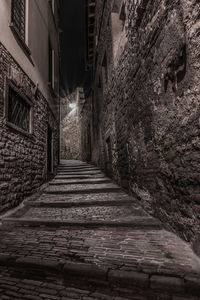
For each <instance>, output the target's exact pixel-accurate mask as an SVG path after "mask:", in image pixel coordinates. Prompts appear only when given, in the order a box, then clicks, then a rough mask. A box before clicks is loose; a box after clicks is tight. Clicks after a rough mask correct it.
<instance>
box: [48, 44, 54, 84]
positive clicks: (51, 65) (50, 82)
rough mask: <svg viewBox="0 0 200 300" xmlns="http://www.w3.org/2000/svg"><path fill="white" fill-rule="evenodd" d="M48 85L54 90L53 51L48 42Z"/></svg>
mask: <svg viewBox="0 0 200 300" xmlns="http://www.w3.org/2000/svg"><path fill="white" fill-rule="evenodd" d="M49 85H50V87H51V88H54V51H53V49H52V46H51V42H50V40H49Z"/></svg>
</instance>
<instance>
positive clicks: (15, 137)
mask: <svg viewBox="0 0 200 300" xmlns="http://www.w3.org/2000/svg"><path fill="white" fill-rule="evenodd" d="M9 77H11V81H12V82H13V83H14V85H16V86H17V88H18V89H19V90H20V92H21V93H22V94H23V95H25V96H26V97H27V98H28V99H29V100H30V101H31V102H32V104H33V134H32V135H26V134H24V133H21V132H19V131H17V130H14V129H11V128H10V127H8V125H7V123H6V118H5V114H4V109H5V86H6V78H9ZM48 124H49V126H50V127H51V128H52V131H53V145H54V147H53V166H54V172H55V171H56V170H55V168H56V166H57V162H58V136H57V135H58V132H59V131H58V123H57V121H56V119H55V117H54V115H53V113H52V112H51V110H50V108H49V105H48V103H47V101H46V99H45V98H44V97H43V96H42V94H41V93H40V91H39V90H38V91H36V93H35V86H34V84H33V83H32V82H31V80H30V79H29V78H28V77H27V75H26V74H25V73H24V72H23V71H22V69H21V68H20V67H19V66H18V65H17V63H16V62H15V61H14V59H13V58H12V57H11V55H10V54H9V52H8V51H7V50H6V49H5V48H4V46H3V45H2V44H0V212H3V211H5V210H6V209H8V208H11V207H14V206H16V205H17V204H19V203H20V201H21V200H22V199H24V198H25V197H26V196H28V195H30V194H31V193H33V192H35V191H36V189H37V188H38V187H39V186H40V185H41V184H42V183H43V182H44V181H45V180H46V179H47V128H48Z"/></svg>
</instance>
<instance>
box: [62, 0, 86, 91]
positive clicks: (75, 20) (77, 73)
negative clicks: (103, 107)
mask: <svg viewBox="0 0 200 300" xmlns="http://www.w3.org/2000/svg"><path fill="white" fill-rule="evenodd" d="M60 27H61V30H62V33H61V34H60V48H61V85H62V88H63V89H64V90H65V92H66V93H71V92H73V90H74V89H75V88H76V87H77V86H83V87H84V88H85V90H86V92H87V93H88V91H89V86H90V84H89V83H90V80H89V78H90V74H89V72H86V66H85V57H86V51H87V50H86V18H85V0H61V9H60Z"/></svg>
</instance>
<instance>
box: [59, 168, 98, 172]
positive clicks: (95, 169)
mask: <svg viewBox="0 0 200 300" xmlns="http://www.w3.org/2000/svg"><path fill="white" fill-rule="evenodd" d="M57 170H58V171H71V172H79V171H100V169H99V168H96V167H84V168H67V167H58V168H57Z"/></svg>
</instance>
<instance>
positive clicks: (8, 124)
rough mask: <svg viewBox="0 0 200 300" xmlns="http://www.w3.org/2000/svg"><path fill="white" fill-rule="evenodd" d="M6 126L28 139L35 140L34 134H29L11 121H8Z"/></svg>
mask: <svg viewBox="0 0 200 300" xmlns="http://www.w3.org/2000/svg"><path fill="white" fill-rule="evenodd" d="M6 126H7V127H9V128H10V129H12V130H13V131H15V132H16V133H20V134H22V135H24V136H26V137H28V138H31V139H35V137H34V135H33V133H30V132H27V131H25V130H23V129H22V128H20V127H18V126H16V125H15V124H13V123H11V122H9V121H6Z"/></svg>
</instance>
